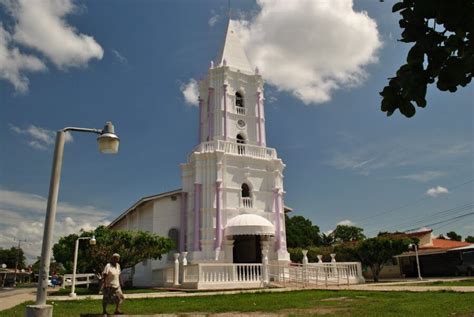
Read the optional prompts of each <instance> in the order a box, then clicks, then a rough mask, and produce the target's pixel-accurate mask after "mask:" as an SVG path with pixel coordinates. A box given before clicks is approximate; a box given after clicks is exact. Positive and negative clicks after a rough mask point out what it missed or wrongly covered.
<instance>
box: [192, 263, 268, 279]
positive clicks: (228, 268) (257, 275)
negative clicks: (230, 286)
mask: <svg viewBox="0 0 474 317" xmlns="http://www.w3.org/2000/svg"><path fill="white" fill-rule="evenodd" d="M183 269H184V278H183V283H201V284H202V283H212V284H216V283H230V282H238V283H256V282H257V283H260V282H261V279H262V264H259V263H258V264H235V263H199V264H193V265H188V266H186V267H184V268H183Z"/></svg>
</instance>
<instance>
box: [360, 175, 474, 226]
mask: <svg viewBox="0 0 474 317" xmlns="http://www.w3.org/2000/svg"><path fill="white" fill-rule="evenodd" d="M472 182H474V178H473V179H470V180H468V181H466V182H463V183H460V184H456V185H454V186H451V187H450V188H451V191H452V190H454V189H456V188H459V187H462V186H464V185H467V184H469V183H472ZM430 198H431V197H429V196H425V197H422V198H420V199H417V200H414V201H411V202H409V203H406V204H403V205H400V206H398V207H395V208H392V209H388V210H386V211H382V212H379V213H377V214H375V215H371V216H368V217H365V218H361V219H359V220H356V222H357V223H358V224H364V221H365V220H369V219H370V220H372V219H373V218H376V217H379V216H383V215H386V214H389V213H392V212H394V211H397V210H400V209H404V208H406V207H410V206H413V205H416V204H418V203H420V202H422V201H425V200H427V199H430ZM370 220H369V222H370ZM366 223H367V222H366Z"/></svg>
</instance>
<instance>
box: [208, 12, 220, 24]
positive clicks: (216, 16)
mask: <svg viewBox="0 0 474 317" xmlns="http://www.w3.org/2000/svg"><path fill="white" fill-rule="evenodd" d="M219 19H220V15H219V14H214V15H213V16H212V17H210V19H209V21H207V23H209V26H210V27H213V26H214V25H215V24H216V23H217V22H218V21H219Z"/></svg>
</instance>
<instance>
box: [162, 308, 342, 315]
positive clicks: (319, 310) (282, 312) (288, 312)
mask: <svg viewBox="0 0 474 317" xmlns="http://www.w3.org/2000/svg"><path fill="white" fill-rule="evenodd" d="M344 310H345V309H341V308H334V307H317V308H309V309H284V310H280V311H277V312H259V311H256V312H226V313H213V314H209V313H200V312H191V313H181V314H158V315H153V316H154V317H256V316H258V317H287V316H309V315H327V314H333V313H336V312H340V311H344Z"/></svg>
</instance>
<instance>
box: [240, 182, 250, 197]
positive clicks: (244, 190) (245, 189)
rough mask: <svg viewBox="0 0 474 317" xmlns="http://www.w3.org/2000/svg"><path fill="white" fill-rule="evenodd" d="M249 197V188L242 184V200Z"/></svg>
mask: <svg viewBox="0 0 474 317" xmlns="http://www.w3.org/2000/svg"><path fill="white" fill-rule="evenodd" d="M246 197H250V187H249V185H247V184H245V183H243V184H242V198H246Z"/></svg>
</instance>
